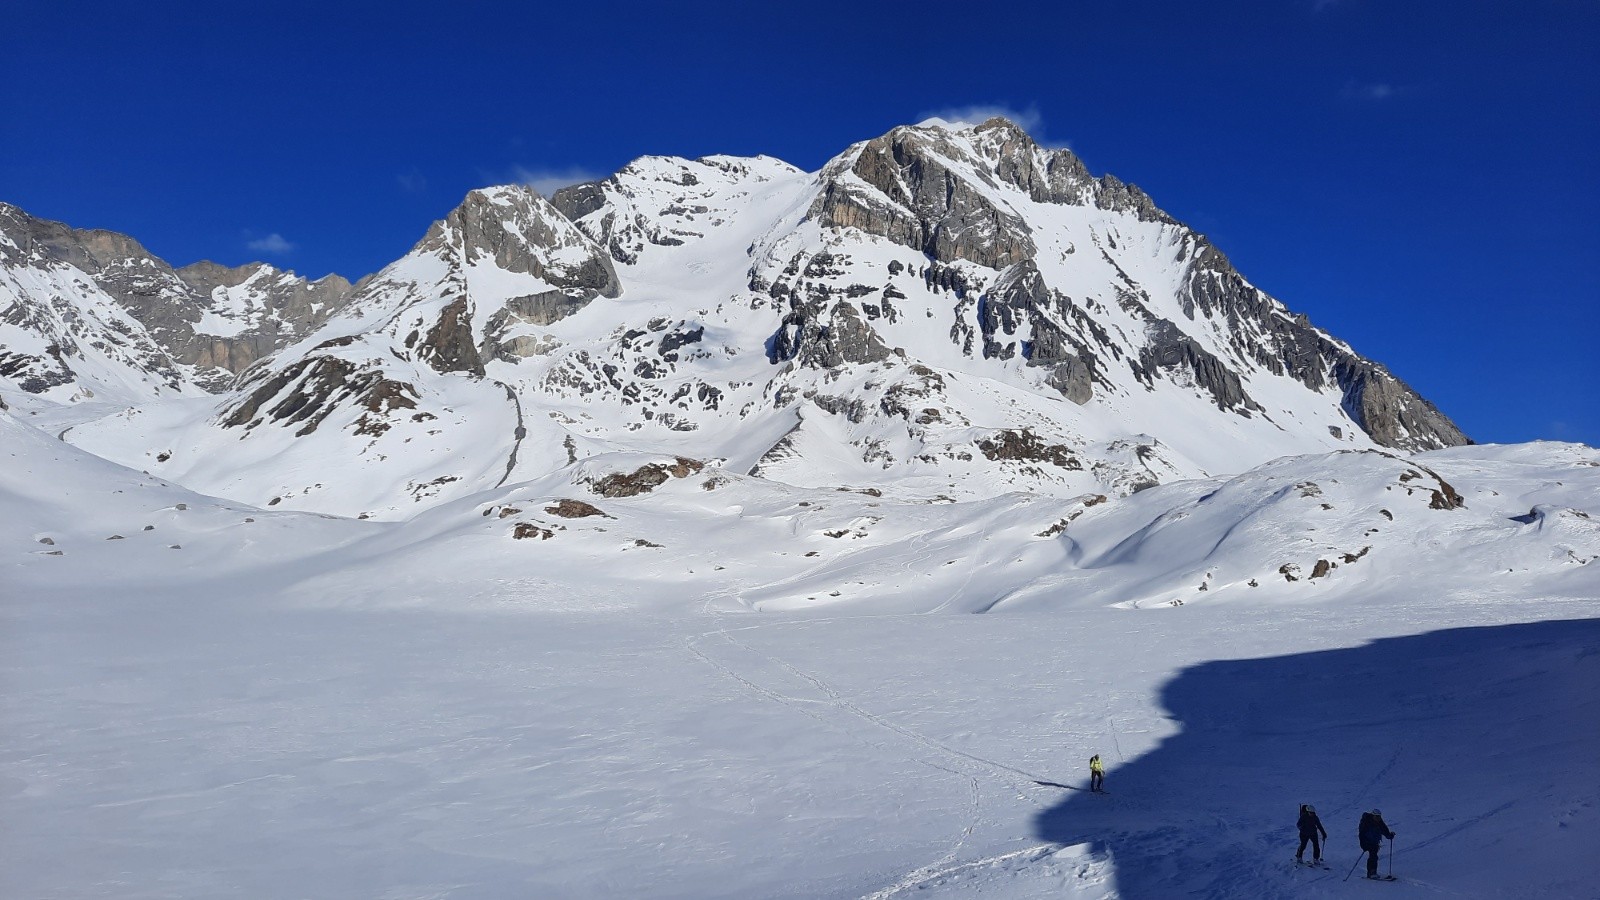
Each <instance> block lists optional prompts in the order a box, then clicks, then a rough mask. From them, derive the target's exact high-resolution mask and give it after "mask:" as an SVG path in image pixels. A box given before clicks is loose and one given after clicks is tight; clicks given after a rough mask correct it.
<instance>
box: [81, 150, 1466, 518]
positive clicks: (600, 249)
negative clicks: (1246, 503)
mask: <svg viewBox="0 0 1600 900" xmlns="http://www.w3.org/2000/svg"><path fill="white" fill-rule="evenodd" d="M179 419H183V420H184V421H182V423H181V424H178V425H175V424H174V423H175V421H177V420H179ZM174 429H176V430H174ZM69 437H70V439H71V440H73V441H75V442H77V443H78V444H79V445H80V446H83V447H85V448H88V449H91V450H92V451H94V452H96V453H99V454H101V455H104V456H107V457H109V458H112V459H116V460H119V461H121V462H124V463H127V464H129V465H136V466H139V467H149V466H153V465H157V463H156V460H157V458H158V457H164V459H162V460H161V462H160V463H159V465H160V467H161V468H160V471H162V472H163V473H165V474H166V475H167V476H168V477H171V478H174V479H176V480H179V481H182V482H184V483H185V484H188V485H190V486H192V487H195V488H197V489H200V490H205V491H207V492H211V493H215V494H219V495H224V496H230V497H235V498H238V499H240V500H242V501H246V502H250V503H255V504H268V503H272V502H274V501H276V502H278V503H281V504H287V505H289V506H290V507H294V508H303V509H313V510H319V511H326V512H333V513H338V514H343V515H351V516H355V515H371V516H377V517H381V518H404V517H407V516H410V515H412V514H414V513H415V512H416V511H418V510H419V509H421V508H425V507H426V506H428V505H431V504H434V503H438V502H442V501H446V500H449V499H452V498H459V497H464V496H467V495H470V494H472V493H474V492H476V491H480V490H483V489H486V488H491V487H494V486H496V485H500V484H511V483H515V482H517V481H521V480H527V479H532V478H537V477H540V476H542V475H544V474H546V473H550V472H553V471H555V470H557V469H559V468H560V467H562V466H565V465H567V464H569V463H571V462H573V461H575V460H577V459H581V458H585V457H588V456H592V455H596V454H602V453H609V452H615V451H631V452H644V453H670V454H675V455H683V456H687V457H691V458H695V459H702V460H709V459H716V460H723V461H725V462H724V465H725V467H726V468H729V469H732V470H734V471H737V472H745V473H752V474H756V475H759V476H762V477H765V478H768V479H772V480H777V481H782V482H785V483H788V484H794V485H805V486H814V487H833V486H856V487H867V486H876V487H879V488H882V489H885V490H889V491H891V492H892V493H893V495H894V496H896V497H897V498H900V499H908V500H910V499H922V500H929V499H938V498H941V497H944V498H973V497H984V496H992V495H994V494H995V493H997V492H1003V491H1007V490H1027V491H1033V492H1037V493H1042V494H1047V495H1051V496H1057V497H1063V498H1067V497H1072V496H1076V495H1079V494H1084V493H1105V494H1108V495H1111V496H1124V495H1127V494H1130V493H1132V492H1134V491H1137V490H1140V489H1142V488H1145V487H1148V486H1150V485H1152V484H1158V483H1165V482H1170V481H1173V480H1178V479H1183V478H1194V477H1204V476H1210V475H1218V474H1229V473H1235V472H1239V471H1242V470H1244V469H1246V468H1249V467H1251V466H1254V465H1257V464H1260V463H1262V462H1265V461H1267V460H1270V459H1274V458H1276V457H1279V456H1284V455H1290V454H1301V453H1313V452H1320V451H1326V450H1333V449H1341V448H1347V449H1372V448H1377V447H1389V448H1395V449H1399V450H1402V451H1414V450H1425V449H1431V448H1438V447H1443V446H1451V445H1456V444H1461V443H1463V442H1465V438H1464V437H1463V436H1462V435H1461V433H1460V432H1459V431H1458V430H1456V429H1455V427H1454V426H1453V425H1451V424H1450V422H1449V421H1448V420H1447V419H1446V418H1444V417H1443V416H1442V415H1441V414H1439V413H1438V411H1437V410H1435V409H1434V408H1433V407H1432V406H1431V405H1429V404H1428V403H1427V402H1426V401H1425V400H1423V399H1422V398H1420V397H1418V396H1417V395H1416V394H1414V393H1413V392H1411V391H1410V390H1409V389H1408V388H1406V387H1405V386H1404V385H1403V384H1401V383H1399V382H1398V381H1396V380H1395V379H1394V378H1393V377H1392V376H1390V375H1389V374H1388V372H1387V371H1386V370H1384V369H1383V368H1382V367H1381V366H1379V365H1377V364H1376V363H1372V362H1370V361H1368V360H1365V359H1362V358H1361V357H1359V356H1357V355H1356V354H1355V353H1354V352H1353V351H1352V350H1351V349H1350V348H1349V347H1347V346H1346V345H1344V344H1343V343H1341V342H1339V341H1338V340H1336V339H1334V338H1332V337H1331V336H1329V335H1327V334H1325V333H1323V332H1321V331H1319V330H1317V329H1315V328H1314V327H1312V326H1310V325H1309V324H1308V323H1307V322H1306V321H1305V320H1304V319H1303V317H1297V316H1294V315H1292V314H1290V313H1289V312H1288V311H1287V310H1286V309H1285V308H1284V307H1283V306H1282V304H1280V303H1278V302H1277V301H1276V300H1273V299H1272V298H1270V297H1268V296H1266V295H1264V294H1262V293H1261V292H1260V291H1258V290H1256V289H1255V288H1254V287H1252V286H1251V285H1250V284H1249V283H1248V282H1247V281H1245V280H1244V279H1243V278H1242V277H1241V276H1240V275H1239V274H1238V273H1237V272H1235V271H1234V270H1233V269H1232V267H1231V266H1230V265H1229V264H1228V262H1227V260H1226V259H1225V258H1224V257H1223V256H1222V255H1221V254H1220V253H1219V252H1218V251H1217V250H1216V249H1215V248H1214V247H1212V246H1211V244H1210V243H1209V242H1208V241H1207V240H1206V239H1205V238H1204V237H1203V236H1201V235H1199V234H1197V233H1195V232H1193V231H1191V230H1190V229H1188V228H1187V227H1185V226H1183V225H1182V224H1180V223H1178V222H1176V221H1175V220H1173V219H1172V218H1171V217H1170V216H1168V215H1166V214H1165V213H1163V212H1161V211H1160V210H1159V209H1157V208H1156V207H1155V206H1154V204H1153V203H1152V202H1151V201H1150V199H1149V198H1148V197H1146V196H1145V195H1144V194H1143V193H1142V192H1140V191H1139V190H1138V189H1137V188H1134V187H1132V186H1130V185H1126V184H1123V183H1122V182H1120V181H1118V180H1117V179H1115V178H1112V177H1111V176H1104V177H1101V178H1093V177H1091V176H1090V175H1089V174H1088V173H1087V171H1086V170H1085V169H1084V168H1083V165H1082V163H1081V162H1080V161H1078V160H1077V159H1076V157H1074V156H1072V154H1071V153H1069V152H1067V151H1064V150H1055V151H1050V150H1045V149H1043V148H1041V147H1039V146H1038V145H1037V144H1035V143H1034V142H1033V141H1032V140H1031V139H1030V138H1029V137H1028V136H1027V135H1026V134H1024V133H1023V132H1022V131H1021V130H1020V129H1018V128H1017V127H1016V126H1015V125H1013V124H1011V123H1009V122H1007V121H1005V120H1000V119H996V120H992V121H990V122H986V123H984V124H983V125H981V126H976V127H963V128H956V127H953V126H948V125H945V124H943V123H927V124H924V125H922V126H917V127H907V128H898V129H895V130H894V131H892V132H890V133H889V134H886V135H884V136H882V137H880V138H877V139H875V140H872V141H867V142H864V143H861V144H858V145H855V146H853V147H851V148H849V149H847V150H846V151H845V152H844V153H843V154H841V155H840V156H839V157H837V158H836V159H834V160H833V161H831V162H830V163H828V164H827V165H826V166H824V167H823V168H822V169H821V170H820V171H819V172H816V173H806V172H802V171H799V170H797V169H795V168H794V167H792V166H789V165H787V164H785V163H782V162H779V161H777V160H773V159H770V158H766V157H756V158H751V159H742V158H733V157H706V158H703V159H698V160H684V159H676V158H667V157H646V158H643V159H640V160H638V161H636V162H634V163H633V164H631V165H629V166H628V167H626V168H624V169H623V170H622V171H620V172H618V173H617V174H615V175H613V176H611V177H610V178H607V179H605V180H603V181H599V182H594V183H589V184H583V185H577V186H575V187H572V188H567V189H563V190H562V191H559V192H557V193H556V194H555V196H554V197H552V198H551V199H550V200H549V201H546V200H545V199H544V198H542V197H539V196H538V195H537V194H535V193H533V192H532V191H529V190H527V189H524V188H517V187H502V188H493V189H487V190H482V191H475V192H473V193H472V194H470V195H469V196H468V197H467V199H466V201H465V202H464V203H463V204H462V205H461V206H460V207H459V208H458V209H456V210H455V211H454V212H452V213H451V214H450V216H448V217H447V218H446V219H445V220H443V221H442V222H440V223H437V224H436V225H435V226H434V228H433V229H432V230H430V231H429V232H428V235H427V236H426V237H425V238H424V239H423V240H422V241H421V242H420V243H419V244H418V245H417V246H416V248H414V249H413V250H412V252H411V253H410V254H408V255H407V256H406V257H404V258H403V259H401V260H399V261H398V262H396V263H395V264H393V265H391V266H390V267H389V268H388V269H386V270H385V271H384V272H382V273H380V274H379V275H378V276H376V277H374V278H372V279H369V280H367V281H366V282H364V283H363V284H362V285H361V286H360V287H359V288H358V289H357V291H356V292H355V293H354V295H353V296H352V297H351V299H350V301H349V303H348V306H347V307H346V308H344V309H343V311H342V312H340V313H339V314H338V315H337V316H336V317H335V318H334V319H333V320H331V321H329V322H328V323H327V324H326V325H325V326H323V327H322V328H321V329H320V330H318V331H317V332H316V333H315V334H311V335H309V336H307V337H306V338H305V339H304V340H302V341H300V342H298V343H297V344H294V345H293V346H291V347H289V348H287V349H285V350H284V351H283V352H281V353H279V354H278V355H277V356H275V357H272V358H271V359H269V360H266V361H264V362H262V363H261V364H260V365H258V366H256V367H255V368H253V369H251V370H250V371H249V372H247V373H246V375H245V376H244V378H243V379H242V380H241V382H240V384H239V387H238V390H237V392H236V393H234V394H233V395H231V396H229V397H228V398H226V399H225V400H224V401H223V402H222V404H221V405H219V406H218V407H217V408H216V409H215V410H212V411H206V412H199V411H190V413H187V414H185V416H178V415H177V414H155V415H132V416H122V417H116V418H113V419H109V420H107V421H105V422H102V423H95V424H91V425H87V426H84V427H79V428H76V429H74V430H73V431H72V432H71V433H70V436H69Z"/></svg>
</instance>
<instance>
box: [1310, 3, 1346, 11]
mask: <svg viewBox="0 0 1600 900" xmlns="http://www.w3.org/2000/svg"><path fill="white" fill-rule="evenodd" d="M1338 5H1339V0H1311V11H1312V12H1322V11H1323V10H1325V9H1330V8H1332V7H1335V6H1338Z"/></svg>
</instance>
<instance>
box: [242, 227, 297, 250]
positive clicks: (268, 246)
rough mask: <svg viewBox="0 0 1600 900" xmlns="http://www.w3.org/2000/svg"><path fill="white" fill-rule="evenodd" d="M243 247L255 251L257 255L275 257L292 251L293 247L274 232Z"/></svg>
mask: <svg viewBox="0 0 1600 900" xmlns="http://www.w3.org/2000/svg"><path fill="white" fill-rule="evenodd" d="M245 246H246V247H249V248H250V249H251V250H254V251H256V252H257V253H267V254H272V255H276V256H282V255H283V254H285V253H288V252H290V251H291V250H293V249H294V245H293V244H291V243H289V242H288V241H286V240H284V238H283V235H281V234H279V233H277V232H276V231H274V232H273V233H271V234H269V235H267V236H266V237H264V238H257V239H256V240H253V241H248V242H246V243H245Z"/></svg>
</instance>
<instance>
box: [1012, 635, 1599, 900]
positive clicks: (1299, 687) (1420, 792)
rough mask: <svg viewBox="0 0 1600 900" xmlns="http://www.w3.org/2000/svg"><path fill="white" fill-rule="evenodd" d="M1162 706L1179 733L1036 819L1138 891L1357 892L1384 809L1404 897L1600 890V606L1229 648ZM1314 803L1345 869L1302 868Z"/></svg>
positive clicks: (1133, 893)
mask: <svg viewBox="0 0 1600 900" xmlns="http://www.w3.org/2000/svg"><path fill="white" fill-rule="evenodd" d="M1161 700H1162V703H1163V705H1164V707H1165V709H1166V710H1167V712H1168V714H1169V715H1170V716H1171V717H1172V718H1173V719H1175V720H1176V721H1177V722H1178V723H1179V725H1180V727H1181V731H1179V733H1177V734H1176V735H1174V736H1173V737H1171V738H1169V739H1167V740H1166V741H1164V742H1162V743H1161V744H1160V745H1159V746H1157V747H1156V748H1155V749H1154V750H1153V751H1151V752H1149V753H1147V754H1145V755H1144V756H1141V757H1138V758H1136V759H1130V760H1127V761H1126V762H1125V763H1119V761H1118V760H1117V758H1116V755H1115V753H1114V752H1109V751H1111V748H1105V749H1103V750H1102V751H1101V755H1102V757H1103V758H1105V759H1106V760H1107V763H1108V765H1107V774H1106V788H1107V790H1108V791H1110V794H1108V795H1105V796H1099V795H1094V794H1089V793H1086V792H1075V793H1073V794H1071V795H1069V796H1067V797H1065V798H1064V799H1063V801H1062V802H1061V803H1060V804H1058V805H1056V806H1054V807H1051V808H1049V809H1046V810H1044V811H1043V812H1041V813H1040V814H1039V815H1038V817H1037V818H1036V820H1035V823H1034V824H1035V830H1036V833H1037V835H1038V836H1039V837H1041V838H1043V839H1045V840H1049V841H1055V842H1059V843H1063V844H1089V845H1090V846H1091V848H1092V849H1093V850H1094V851H1095V852H1099V853H1105V854H1108V855H1110V856H1111V857H1112V858H1113V859H1114V860H1115V863H1116V871H1117V888H1118V891H1119V896H1120V897H1122V898H1124V900H1143V898H1168V897H1177V896H1189V897H1215V898H1224V897H1291V896H1292V897H1306V896H1323V895H1328V896H1333V895H1338V894H1341V893H1342V892H1343V891H1344V890H1348V889H1349V887H1350V885H1348V884H1345V883H1343V878H1344V876H1345V873H1346V872H1348V871H1349V870H1350V868H1351V866H1352V865H1354V864H1355V863H1356V862H1357V860H1358V857H1359V855H1360V851H1359V848H1358V845H1357V840H1356V823H1357V820H1358V819H1359V817H1360V814H1361V813H1362V812H1363V811H1365V810H1368V809H1372V808H1374V807H1377V808H1380V809H1381V810H1382V812H1383V815H1384V817H1385V819H1386V820H1387V821H1388V823H1389V825H1390V827H1391V828H1393V829H1394V831H1395V833H1396V838H1395V840H1394V841H1393V842H1392V844H1390V845H1389V846H1388V847H1386V848H1385V856H1384V858H1383V860H1382V865H1383V868H1384V869H1385V870H1387V869H1388V868H1389V867H1391V866H1392V869H1393V871H1394V873H1395V874H1396V875H1397V876H1400V877H1401V879H1402V881H1401V882H1400V883H1398V884H1396V885H1394V886H1393V888H1394V890H1393V891H1391V892H1387V893H1386V896H1387V897H1394V896H1412V895H1414V894H1415V895H1417V896H1421V895H1423V894H1427V895H1429V896H1432V895H1433V894H1434V893H1437V892H1439V891H1441V890H1442V891H1445V892H1450V893H1457V892H1459V893H1460V894H1461V895H1463V896H1474V897H1481V896H1535V895H1537V896H1542V897H1568V896H1571V897H1589V896H1593V894H1592V891H1593V890H1594V885H1596V884H1600V856H1597V855H1596V854H1595V853H1594V852H1593V846H1592V844H1591V843H1590V842H1591V841H1592V839H1593V836H1594V835H1595V834H1596V833H1600V751H1597V749H1596V748H1597V747H1600V619H1580V620H1567V621H1551V622H1539V623H1534V624H1523V625H1505V626H1496V627H1481V628H1458V629H1449V630H1444V631H1435V632H1430V633H1427V634H1420V635H1415V636H1410V637H1397V638H1385V639H1381V640H1375V641H1373V642H1371V643H1368V644H1365V645H1363V646H1360V647H1353V648H1349V649H1339V650H1326V651H1319V652H1312V653H1300V654H1294V655H1289V656H1278V657H1271V658H1265V659H1246V660H1229V661H1221V662H1210V663H1205V664H1203V665H1200V666H1196V667H1194V668H1192V669H1189V670H1186V671H1184V672H1183V673H1181V674H1180V675H1178V676H1177V677H1176V678H1174V679H1173V680H1172V681H1171V682H1170V683H1168V684H1167V686H1166V687H1165V688H1164V689H1163V691H1162V695H1161ZM1301 803H1310V804H1312V805H1314V806H1315V807H1316V808H1317V810H1318V812H1319V814H1320V815H1321V819H1322V822H1323V824H1324V825H1325V826H1326V828H1327V829H1328V832H1329V840H1328V846H1327V847H1326V848H1325V858H1326V859H1327V860H1328V862H1329V863H1330V865H1331V868H1330V869H1327V870H1318V869H1311V868H1300V867H1296V866H1295V865H1294V864H1293V856H1294V852H1295V849H1296V846H1297V844H1298V840H1297V838H1296V831H1295V817H1296V813H1297V811H1298V806H1299V804H1301ZM1390 850H1392V851H1393V853H1392V855H1391V854H1390V853H1389V851H1390ZM1306 857H1307V858H1308V859H1309V858H1310V857H1311V851H1310V849H1309V848H1308V849H1307V850H1306ZM1360 878H1361V872H1360V871H1357V873H1356V874H1355V875H1354V877H1353V878H1352V880H1358V879H1360Z"/></svg>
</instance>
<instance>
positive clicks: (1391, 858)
mask: <svg viewBox="0 0 1600 900" xmlns="http://www.w3.org/2000/svg"><path fill="white" fill-rule="evenodd" d="M1389 877H1390V878H1393V877H1394V838H1389Z"/></svg>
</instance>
